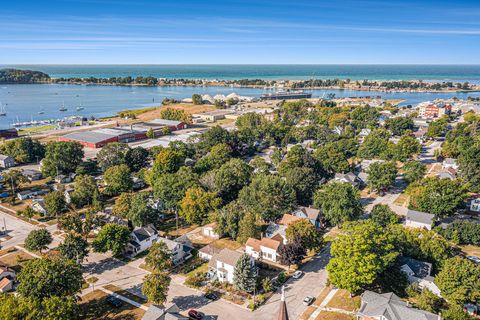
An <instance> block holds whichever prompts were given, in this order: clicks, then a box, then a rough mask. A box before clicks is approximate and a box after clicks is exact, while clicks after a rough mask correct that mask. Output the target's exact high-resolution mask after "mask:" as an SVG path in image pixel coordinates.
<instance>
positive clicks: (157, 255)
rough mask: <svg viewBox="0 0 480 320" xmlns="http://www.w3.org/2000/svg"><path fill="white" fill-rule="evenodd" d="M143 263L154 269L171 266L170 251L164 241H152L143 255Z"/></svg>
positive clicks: (163, 268) (158, 269) (161, 269)
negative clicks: (145, 254)
mask: <svg viewBox="0 0 480 320" xmlns="http://www.w3.org/2000/svg"><path fill="white" fill-rule="evenodd" d="M145 264H146V265H147V266H148V267H149V268H151V269H153V270H155V271H167V270H169V269H170V268H171V266H172V252H171V251H170V250H169V249H168V247H167V245H166V244H165V242H163V241H160V242H157V243H154V244H153V245H152V246H151V247H150V248H149V249H148V254H147V256H146V257H145Z"/></svg>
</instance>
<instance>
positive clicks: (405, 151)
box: [392, 134, 422, 162]
mask: <svg viewBox="0 0 480 320" xmlns="http://www.w3.org/2000/svg"><path fill="white" fill-rule="evenodd" d="M392 148H393V155H394V158H395V160H398V161H402V162H405V161H407V160H408V159H410V158H412V157H413V156H414V155H416V154H419V153H420V151H422V145H421V144H420V142H419V141H418V140H417V139H416V138H415V137H414V136H412V135H410V134H405V135H403V136H401V137H400V140H399V141H398V143H397V144H395V145H393V146H392Z"/></svg>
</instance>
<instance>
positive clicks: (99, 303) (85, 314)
mask: <svg viewBox="0 0 480 320" xmlns="http://www.w3.org/2000/svg"><path fill="white" fill-rule="evenodd" d="M107 296H108V294H107V293H105V292H103V291H101V290H95V291H93V292H90V293H88V294H86V295H85V296H83V297H81V299H80V314H79V316H80V319H87V320H97V319H102V320H103V319H115V320H120V319H122V320H127V319H128V320H137V319H138V320H140V319H142V317H143V315H144V313H145V311H144V310H142V309H140V308H137V307H134V306H132V305H131V304H129V303H126V302H124V303H123V305H122V306H121V307H120V308H115V307H113V306H111V305H110V304H108V303H107V302H106V301H105V299H106V297H107Z"/></svg>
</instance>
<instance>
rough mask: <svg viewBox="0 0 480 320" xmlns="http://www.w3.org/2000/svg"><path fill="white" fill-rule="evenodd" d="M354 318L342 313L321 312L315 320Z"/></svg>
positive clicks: (351, 319)
mask: <svg viewBox="0 0 480 320" xmlns="http://www.w3.org/2000/svg"><path fill="white" fill-rule="evenodd" d="M354 319H355V317H353V316H349V315H347V314H343V313H337V312H328V311H322V312H320V313H319V314H318V316H317V317H316V318H315V320H354Z"/></svg>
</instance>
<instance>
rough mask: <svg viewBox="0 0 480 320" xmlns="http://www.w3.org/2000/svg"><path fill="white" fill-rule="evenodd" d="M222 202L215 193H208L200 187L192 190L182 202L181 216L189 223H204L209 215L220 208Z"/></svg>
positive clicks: (188, 191) (187, 192)
mask: <svg viewBox="0 0 480 320" xmlns="http://www.w3.org/2000/svg"><path fill="white" fill-rule="evenodd" d="M221 201H222V200H221V199H220V198H218V197H217V195H216V194H215V193H213V192H206V191H204V190H203V189H202V188H199V187H193V188H190V189H188V190H187V191H186V193H185V197H183V199H182V200H181V201H180V216H181V217H182V218H183V219H185V221H187V222H188V223H198V224H200V223H203V222H205V221H206V219H207V218H208V215H209V213H210V212H212V211H215V210H216V209H217V208H218V207H219V206H220V204H221Z"/></svg>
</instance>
